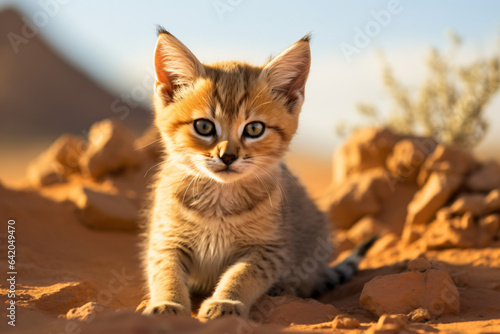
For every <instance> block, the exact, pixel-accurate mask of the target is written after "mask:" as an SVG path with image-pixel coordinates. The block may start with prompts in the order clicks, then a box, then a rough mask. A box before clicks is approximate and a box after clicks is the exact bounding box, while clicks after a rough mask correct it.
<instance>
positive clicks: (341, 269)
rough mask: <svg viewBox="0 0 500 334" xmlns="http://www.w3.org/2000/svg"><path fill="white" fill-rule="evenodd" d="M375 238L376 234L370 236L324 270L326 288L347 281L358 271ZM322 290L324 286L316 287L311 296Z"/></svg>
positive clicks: (315, 295)
mask: <svg viewBox="0 0 500 334" xmlns="http://www.w3.org/2000/svg"><path fill="white" fill-rule="evenodd" d="M377 239H378V236H374V237H371V238H370V239H368V240H367V241H365V242H363V243H362V244H361V245H359V246H358V247H356V248H355V249H354V250H353V251H352V253H351V254H349V256H348V257H346V258H345V259H344V260H343V261H342V262H340V263H339V264H337V265H336V266H334V267H331V268H329V270H328V271H327V272H326V276H327V277H326V282H325V287H326V289H328V290H331V289H333V288H334V287H336V286H337V285H339V284H342V283H345V282H347V281H348V280H349V279H350V278H351V277H352V276H354V275H355V274H356V273H357V272H358V268H359V264H360V263H361V261H362V260H363V258H364V257H365V254H366V253H367V252H368V250H369V249H370V248H371V247H372V246H373V244H374V243H375V241H377ZM322 290H323V291H322ZM323 292H325V290H324V288H322V289H316V291H315V292H314V293H313V296H312V297H317V296H318V295H320V294H321V293H323Z"/></svg>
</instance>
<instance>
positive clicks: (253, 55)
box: [0, 0, 500, 153]
mask: <svg viewBox="0 0 500 334" xmlns="http://www.w3.org/2000/svg"><path fill="white" fill-rule="evenodd" d="M14 3H15V5H16V6H17V7H19V8H21V9H22V10H23V12H24V14H25V16H26V17H27V18H28V19H29V20H33V19H34V16H35V15H37V13H38V14H39V13H40V12H45V13H47V17H48V20H47V23H46V24H44V25H43V26H40V31H41V33H42V34H43V35H44V36H45V37H46V38H47V39H48V40H49V42H50V43H51V44H53V45H54V46H56V47H57V48H58V49H59V50H60V52H61V53H63V54H64V55H65V56H66V57H67V58H69V59H70V60H71V61H72V62H73V63H75V64H76V65H77V66H79V67H80V68H82V69H84V70H85V71H87V72H89V73H90V75H92V76H93V77H94V78H95V79H96V80H98V81H99V82H101V83H102V84H104V85H106V86H107V87H109V88H110V89H111V90H113V91H114V92H115V93H118V94H129V93H130V92H131V91H132V90H133V89H134V87H137V86H141V87H142V86H144V87H147V89H150V87H149V83H150V77H151V75H150V71H151V68H152V61H151V59H152V52H153V49H154V45H155V40H156V34H155V25H156V24H161V25H163V26H164V27H165V28H166V29H167V30H169V31H170V32H171V33H173V34H174V35H176V36H177V37H178V38H179V39H180V40H181V41H183V42H184V43H185V44H186V45H187V46H188V47H189V48H190V49H191V50H192V51H193V52H194V53H195V54H196V55H197V56H198V58H199V59H200V60H202V61H206V62H212V61H216V60H227V59H240V60H246V61H250V62H252V63H261V62H264V61H265V60H266V59H267V58H268V57H269V56H270V55H271V54H277V53H279V52H280V51H281V50H283V49H284V48H286V47H287V46H288V45H290V44H292V43H293V42H295V41H296V40H298V39H299V38H301V37H302V36H303V35H305V34H306V33H309V32H312V33H313V40H312V44H311V48H312V54H313V65H312V70H311V76H310V79H309V83H308V88H307V91H306V104H305V106H304V110H303V114H302V115H301V123H302V124H301V127H300V128H299V135H298V137H297V139H296V145H298V146H300V147H306V146H307V147H311V146H312V147H314V149H317V150H318V151H321V152H325V153H326V152H330V151H331V150H332V149H333V147H334V146H335V145H336V144H338V139H337V138H336V136H335V134H334V130H333V129H334V128H335V124H336V123H337V122H338V121H340V120H347V121H349V122H354V123H356V122H357V121H358V118H357V117H358V116H356V115H355V114H356V113H355V105H356V103H358V102H375V103H376V104H377V105H381V106H383V107H384V106H386V107H388V106H389V104H388V100H387V96H386V94H385V93H384V91H383V87H382V86H381V81H380V63H379V62H378V60H377V57H376V50H378V49H382V50H384V52H385V54H386V55H387V58H388V59H389V61H390V62H391V63H392V64H393V65H394V68H395V69H396V72H397V73H399V76H400V77H401V78H402V79H403V81H404V82H407V83H408V84H409V85H410V87H411V85H412V84H415V83H417V82H419V80H421V79H422V73H423V70H424V61H425V57H426V55H427V54H428V50H429V47H430V46H436V47H438V48H441V49H445V48H446V45H447V43H448V41H447V38H446V35H445V31H446V30H447V29H449V28H452V29H454V30H455V31H456V32H457V33H458V34H459V35H461V36H462V37H463V39H464V50H463V59H464V60H467V59H473V58H475V57H476V56H478V55H485V54H490V53H491V52H492V51H493V50H494V49H495V46H497V45H498V44H497V42H498V40H499V36H500V16H499V13H500V1H494V0H489V1H485V0H483V1H473V0H470V1H460V0H446V1H435V0H423V1H422V0H421V1H416V0H413V1H411V0H400V1H397V0H390V1H359V0H356V1H340V0H338V1H327V0H322V1H294V0H292V1H290V0H288V1H286V0H279V1H263V0H206V1H203V0H198V1H166V0H144V1H125V0H121V1H119V0H108V1H98V0H85V1H84V0H29V1H28V0H15V1H9V0H0V6H2V5H8V4H14ZM217 8H218V9H217ZM387 13H390V17H389V16H387ZM377 16H378V17H379V21H377V18H376V17H377ZM370 29H372V30H370ZM359 31H362V32H363V33H365V34H367V33H368V34H371V36H368V38H367V39H365V40H364V41H363V42H364V45H362V47H359V48H357V49H358V50H357V51H358V52H359V53H354V54H352V57H350V61H348V59H347V58H346V57H345V55H344V53H343V52H342V45H344V49H345V46H346V45H349V46H354V47H356V40H355V37H356V35H357V34H358V32H359ZM358 35H359V34H358ZM358 42H359V36H358ZM358 45H361V44H359V43H358ZM350 50H352V49H350ZM20 52H22V46H21V51H20ZM143 82H144V83H143ZM145 89H146V88H145ZM139 102H142V103H146V104H147V103H149V101H148V100H147V99H143V100H141V101H139ZM499 108H500V101H499V99H498V98H496V99H495V100H494V101H493V103H492V104H491V105H490V108H488V110H487V115H489V116H490V118H491V119H492V121H493V122H494V124H493V127H492V133H500V116H498V115H497V114H500V113H499V112H496V113H495V112H494V111H493V110H495V109H496V110H499ZM497 139H500V135H498V136H496V135H493V134H491V135H489V137H488V140H487V143H488V142H492V141H497ZM318 143H320V144H318Z"/></svg>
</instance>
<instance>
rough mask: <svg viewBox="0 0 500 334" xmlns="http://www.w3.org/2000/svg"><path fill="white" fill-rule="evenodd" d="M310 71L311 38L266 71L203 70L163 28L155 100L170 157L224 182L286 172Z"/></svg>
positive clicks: (235, 66) (227, 65)
mask: <svg viewBox="0 0 500 334" xmlns="http://www.w3.org/2000/svg"><path fill="white" fill-rule="evenodd" d="M309 66H310V50H309V43H308V38H304V39H302V40H300V41H298V42H297V43H295V44H294V45H292V46H291V47H289V48H288V49H286V50H285V51H284V52H282V53H281V54H280V55H278V56H277V57H275V58H274V59H272V60H271V61H269V62H268V63H267V64H265V65H264V66H262V67H256V66H252V65H249V64H245V63H240V62H224V63H217V64H213V65H203V64H201V63H200V62H199V61H198V60H197V59H196V57H195V56H194V55H193V54H192V53H191V52H190V51H189V49H187V48H186V47H185V46H184V45H183V44H182V43H180V42H179V41H178V40H177V39H176V38H175V37H173V36H172V35H170V34H169V33H168V32H166V31H163V30H161V31H160V32H159V36H158V43H157V47H156V51H155V70H156V76H157V78H156V79H157V80H156V84H155V95H154V100H155V109H156V125H157V126H158V128H159V130H160V132H161V133H162V137H163V139H164V141H165V144H166V147H167V151H168V154H169V159H170V160H171V161H173V162H175V163H177V164H179V165H180V166H182V167H183V168H185V170H186V171H188V172H190V173H193V174H197V175H200V176H201V177H210V178H212V179H213V180H216V181H217V182H221V183H231V182H235V181H237V180H239V179H242V178H256V179H259V177H262V176H264V175H266V173H267V174H269V172H270V171H271V170H273V168H279V165H280V162H281V159H282V157H283V155H284V153H285V151H286V149H287V148H288V145H289V143H290V140H291V139H292V137H293V135H294V133H295V131H296V130H297V125H298V114H299V112H300V108H301V106H302V102H303V99H304V86H305V82H306V79H307V75H308V73H309Z"/></svg>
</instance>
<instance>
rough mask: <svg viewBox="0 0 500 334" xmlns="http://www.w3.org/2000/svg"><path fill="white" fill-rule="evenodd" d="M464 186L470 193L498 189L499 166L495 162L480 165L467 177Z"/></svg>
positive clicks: (499, 186) (499, 182)
mask: <svg viewBox="0 0 500 334" xmlns="http://www.w3.org/2000/svg"><path fill="white" fill-rule="evenodd" d="M465 184H466V186H467V187H468V188H469V189H470V190H472V191H490V190H493V189H495V188H500V165H499V164H498V163H497V162H496V161H490V162H488V163H486V164H484V165H482V166H481V167H480V168H479V169H478V170H477V171H474V172H473V173H471V175H470V176H468V177H467V179H466V181H465Z"/></svg>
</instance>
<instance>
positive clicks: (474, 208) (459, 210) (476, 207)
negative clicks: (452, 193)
mask: <svg viewBox="0 0 500 334" xmlns="http://www.w3.org/2000/svg"><path fill="white" fill-rule="evenodd" d="M486 204H487V203H486V198H485V196H484V195H482V194H463V195H461V196H460V197H458V198H457V199H456V200H455V202H453V204H452V205H451V207H450V210H451V212H452V213H455V214H460V215H462V214H464V213H466V212H470V213H472V215H474V216H479V215H481V214H482V213H483V212H484V210H485V208H486Z"/></svg>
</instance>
